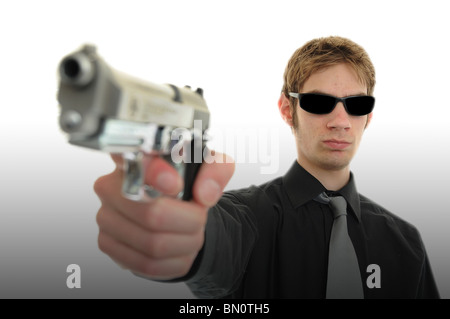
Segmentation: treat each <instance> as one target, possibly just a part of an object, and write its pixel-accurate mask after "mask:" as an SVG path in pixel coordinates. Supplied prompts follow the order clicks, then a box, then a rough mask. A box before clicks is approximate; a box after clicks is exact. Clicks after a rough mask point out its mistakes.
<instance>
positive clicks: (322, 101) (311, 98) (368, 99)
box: [289, 92, 375, 116]
mask: <svg viewBox="0 0 450 319" xmlns="http://www.w3.org/2000/svg"><path fill="white" fill-rule="evenodd" d="M289 95H290V96H292V97H295V98H297V99H298V100H299V104H300V107H301V108H302V109H304V110H305V111H306V112H309V113H313V114H328V113H331V112H332V111H333V110H334V108H335V107H336V105H337V104H338V102H342V104H344V107H345V109H346V110H347V113H348V114H350V115H355V116H362V115H367V114H369V113H370V112H372V110H373V107H374V106H375V98H374V97H373V96H369V95H356V96H347V97H343V98H340V97H336V96H332V95H327V94H319V93H292V92H290V93H289Z"/></svg>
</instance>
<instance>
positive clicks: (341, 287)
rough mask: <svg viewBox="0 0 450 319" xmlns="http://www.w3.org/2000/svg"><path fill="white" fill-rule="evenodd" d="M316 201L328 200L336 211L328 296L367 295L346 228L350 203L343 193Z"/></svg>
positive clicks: (329, 259)
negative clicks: (348, 204)
mask: <svg viewBox="0 0 450 319" xmlns="http://www.w3.org/2000/svg"><path fill="white" fill-rule="evenodd" d="M316 200H317V201H319V202H321V203H328V204H329V205H330V207H331V210H332V211H333V216H334V221H333V228H332V230H331V237H330V247H329V253H328V279H327V295H326V297H327V299H362V298H364V292H363V286H362V281H361V273H360V271H359V265H358V259H357V257H356V253H355V249H354V247H353V244H352V241H351V239H350V236H349V235H348V230H347V202H346V201H345V198H344V197H342V196H336V197H328V196H327V194H326V193H322V194H320V195H319V196H318V197H317V198H316Z"/></svg>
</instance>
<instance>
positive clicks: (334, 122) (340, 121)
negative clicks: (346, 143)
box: [327, 102, 351, 130]
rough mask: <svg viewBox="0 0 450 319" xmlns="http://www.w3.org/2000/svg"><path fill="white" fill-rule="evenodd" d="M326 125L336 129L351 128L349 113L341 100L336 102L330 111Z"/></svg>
mask: <svg viewBox="0 0 450 319" xmlns="http://www.w3.org/2000/svg"><path fill="white" fill-rule="evenodd" d="M327 127H328V128H329V129H336V130H338V129H339V130H342V129H345V130H348V129H350V128H351V124H350V118H349V114H348V113H347V111H346V109H345V107H344V104H343V103H342V102H338V104H337V105H336V107H335V108H334V110H333V112H331V113H330V115H329V121H328V123H327Z"/></svg>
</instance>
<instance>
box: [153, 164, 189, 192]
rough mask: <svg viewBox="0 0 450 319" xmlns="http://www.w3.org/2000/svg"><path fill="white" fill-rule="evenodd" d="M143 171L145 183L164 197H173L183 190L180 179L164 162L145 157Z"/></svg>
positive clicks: (171, 167)
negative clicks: (144, 171)
mask: <svg viewBox="0 0 450 319" xmlns="http://www.w3.org/2000/svg"><path fill="white" fill-rule="evenodd" d="M145 169H146V173H145V183H146V184H147V185H150V186H152V187H153V188H155V189H156V190H158V191H160V192H162V193H164V194H165V195H169V196H174V195H177V194H178V193H179V192H181V191H182V190H183V186H184V182H183V179H182V177H181V176H180V174H178V172H177V170H176V169H175V168H174V167H173V166H172V165H170V164H169V163H168V162H167V161H166V160H164V159H162V158H160V157H157V156H153V157H150V156H147V157H146V159H145Z"/></svg>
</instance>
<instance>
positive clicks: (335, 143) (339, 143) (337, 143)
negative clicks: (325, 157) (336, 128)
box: [323, 139, 352, 150]
mask: <svg viewBox="0 0 450 319" xmlns="http://www.w3.org/2000/svg"><path fill="white" fill-rule="evenodd" d="M323 143H324V144H325V145H326V146H328V148H330V149H332V150H345V149H346V148H348V147H350V145H352V143H350V142H347V141H345V140H335V139H331V140H325V141H323Z"/></svg>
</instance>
